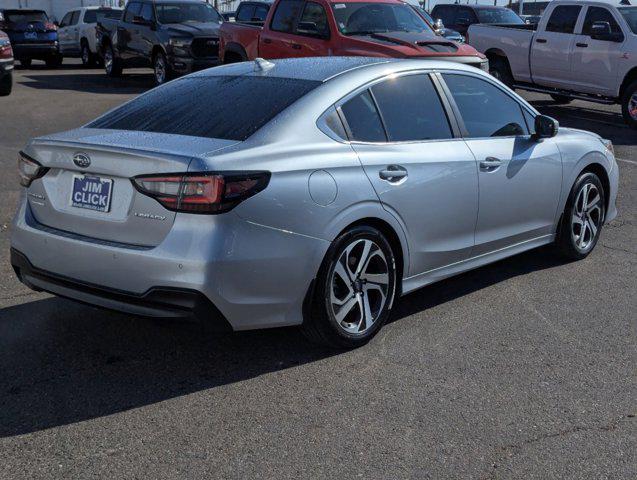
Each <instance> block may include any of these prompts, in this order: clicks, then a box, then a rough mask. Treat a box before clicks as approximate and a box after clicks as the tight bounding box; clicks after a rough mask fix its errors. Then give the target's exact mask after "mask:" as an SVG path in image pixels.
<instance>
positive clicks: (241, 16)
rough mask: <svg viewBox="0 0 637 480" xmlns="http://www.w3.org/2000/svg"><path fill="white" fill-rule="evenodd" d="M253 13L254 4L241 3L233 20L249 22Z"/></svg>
mask: <svg viewBox="0 0 637 480" xmlns="http://www.w3.org/2000/svg"><path fill="white" fill-rule="evenodd" d="M253 15H254V5H241V6H240V7H239V11H238V12H237V16H236V18H235V21H237V22H244V23H245V22H251V21H252V17H253Z"/></svg>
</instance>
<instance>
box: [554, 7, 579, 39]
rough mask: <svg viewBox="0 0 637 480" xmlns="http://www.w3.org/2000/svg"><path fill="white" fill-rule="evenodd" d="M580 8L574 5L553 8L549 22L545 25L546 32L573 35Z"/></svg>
mask: <svg viewBox="0 0 637 480" xmlns="http://www.w3.org/2000/svg"><path fill="white" fill-rule="evenodd" d="M580 10H582V7H579V6H576V5H560V6H558V7H555V10H553V13H552V14H551V18H549V22H548V23H547V24H546V31H547V32H556V33H573V31H574V30H575V24H576V23H577V17H579V12H580Z"/></svg>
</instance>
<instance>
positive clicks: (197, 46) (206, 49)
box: [190, 37, 219, 57]
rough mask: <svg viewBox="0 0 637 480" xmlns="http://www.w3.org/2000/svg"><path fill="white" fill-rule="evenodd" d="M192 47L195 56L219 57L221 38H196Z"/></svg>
mask: <svg viewBox="0 0 637 480" xmlns="http://www.w3.org/2000/svg"><path fill="white" fill-rule="evenodd" d="M190 48H191V50H192V56H193V57H218V56H219V39H218V38H214V37H208V38H195V39H194V40H193V41H192V44H191V47H190Z"/></svg>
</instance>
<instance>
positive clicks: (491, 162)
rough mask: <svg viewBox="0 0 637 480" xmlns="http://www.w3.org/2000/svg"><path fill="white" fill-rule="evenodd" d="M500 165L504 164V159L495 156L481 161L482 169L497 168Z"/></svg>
mask: <svg viewBox="0 0 637 480" xmlns="http://www.w3.org/2000/svg"><path fill="white" fill-rule="evenodd" d="M500 165H502V160H500V159H499V158H495V157H487V158H485V159H484V160H483V161H481V162H480V169H481V170H495V169H496V168H498V167H499V166H500Z"/></svg>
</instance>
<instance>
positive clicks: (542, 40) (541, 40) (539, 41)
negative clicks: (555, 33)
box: [535, 38, 546, 43]
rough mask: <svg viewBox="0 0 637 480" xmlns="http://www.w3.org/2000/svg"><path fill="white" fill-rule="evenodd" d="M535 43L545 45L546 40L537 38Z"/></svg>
mask: <svg viewBox="0 0 637 480" xmlns="http://www.w3.org/2000/svg"><path fill="white" fill-rule="evenodd" d="M535 41H536V42H537V43H546V39H545V38H538V39H536V40H535Z"/></svg>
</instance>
